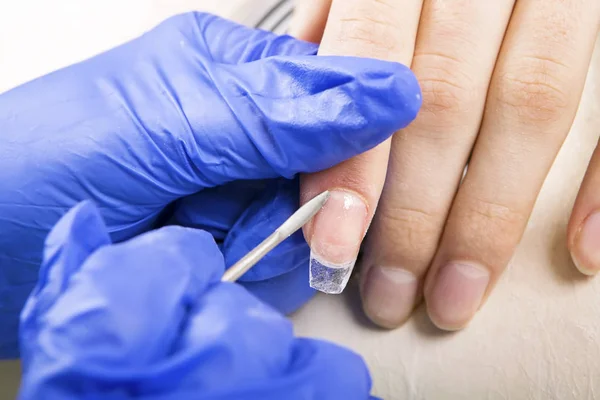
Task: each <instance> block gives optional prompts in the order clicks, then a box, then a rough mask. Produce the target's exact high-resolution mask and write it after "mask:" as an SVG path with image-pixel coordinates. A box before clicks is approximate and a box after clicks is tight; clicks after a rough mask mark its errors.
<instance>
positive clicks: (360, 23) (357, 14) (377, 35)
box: [337, 0, 401, 59]
mask: <svg viewBox="0 0 600 400" xmlns="http://www.w3.org/2000/svg"><path fill="white" fill-rule="evenodd" d="M395 15H397V10H395V9H394V6H392V4H391V3H390V2H389V1H385V0H378V1H373V2H372V4H370V6H369V7H368V8H367V7H364V8H360V9H357V10H354V11H353V12H352V15H350V16H343V17H340V18H339V19H338V20H337V23H338V24H339V26H340V27H341V31H342V33H343V34H342V35H340V36H339V37H338V38H337V41H338V42H341V43H343V44H347V46H346V47H349V48H352V49H354V52H358V54H357V55H362V56H365V55H369V56H373V57H379V58H384V59H387V58H389V57H390V55H391V54H393V53H394V52H396V51H397V50H398V48H399V44H400V43H399V40H396V39H395V38H399V37H400V36H401V35H400V27H398V24H397V21H396V19H395V18H394V17H395Z"/></svg>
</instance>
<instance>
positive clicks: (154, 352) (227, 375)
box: [19, 202, 371, 400]
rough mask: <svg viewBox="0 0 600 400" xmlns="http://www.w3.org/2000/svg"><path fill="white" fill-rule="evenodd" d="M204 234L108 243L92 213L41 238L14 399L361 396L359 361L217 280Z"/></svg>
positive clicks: (86, 208) (81, 211)
mask: <svg viewBox="0 0 600 400" xmlns="http://www.w3.org/2000/svg"><path fill="white" fill-rule="evenodd" d="M224 270H225V264H224V260H223V256H222V255H221V253H220V251H219V248H218V247H217V246H216V244H215V241H214V239H213V238H212V236H211V235H210V234H208V233H206V232H204V231H200V230H195V229H191V228H183V227H177V226H171V227H165V228H162V229H159V230H155V231H152V232H150V233H146V234H143V235H140V236H138V237H136V238H134V239H131V240H130V241H127V242H124V243H121V244H117V245H111V244H110V238H109V235H108V231H107V229H106V227H105V226H104V224H103V221H102V219H101V216H100V214H99V212H98V210H97V208H96V207H95V206H93V205H92V203H90V202H83V203H81V204H79V205H77V206H76V207H75V208H73V209H72V210H71V211H69V212H68V213H67V214H66V215H65V217H64V218H62V219H61V220H60V221H59V222H58V224H57V225H56V227H55V228H54V229H53V230H52V232H51V233H50V235H49V236H48V239H47V241H46V247H45V251H44V262H43V264H42V268H41V271H40V280H39V283H38V285H37V287H36V288H35V289H34V291H33V293H32V294H31V297H30V298H29V300H28V301H27V304H26V306H25V308H24V310H23V313H22V317H21V332H20V336H21V346H22V354H23V380H22V384H21V391H20V396H19V398H20V399H23V400H30V399H31V400H38V399H50V400H51V399H61V400H67V399H77V400H83V399H133V398H144V399H173V400H175V399H176V400H186V399H235V400H243V399H261V400H267V399H277V400H281V399H289V400H293V399H302V400H309V399H315V400H327V399H344V400H352V399H368V398H369V391H370V388H371V380H370V377H369V373H368V370H367V368H366V366H365V364H364V362H363V360H362V359H361V358H360V356H358V355H356V354H354V353H352V352H350V351H348V350H345V349H343V348H340V347H337V346H335V345H333V344H330V343H326V342H323V341H318V340H310V339H301V338H295V337H294V335H293V331H292V326H291V324H290V322H289V321H288V320H286V319H285V318H284V317H283V316H282V315H281V314H279V313H277V312H276V311H274V310H273V309H272V308H270V307H269V306H267V305H266V304H264V303H262V302H261V301H259V300H257V299H256V298H255V297H253V296H252V295H251V294H249V293H248V292H247V291H246V290H245V289H244V288H242V287H241V286H239V285H237V284H233V283H221V282H220V278H221V276H222V274H223V272H224Z"/></svg>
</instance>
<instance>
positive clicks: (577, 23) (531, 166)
mask: <svg viewBox="0 0 600 400" xmlns="http://www.w3.org/2000/svg"><path fill="white" fill-rule="evenodd" d="M599 17H600V3H598V2H597V1H595V0H577V1H562V0H551V1H539V0H522V1H518V2H517V3H516V6H515V10H514V11H513V17H512V19H511V22H510V25H509V28H508V32H507V34H506V37H505V39H504V43H503V45H502V50H501V53H500V55H499V59H498V62H497V64H496V68H495V71H494V74H493V77H492V81H491V85H490V90H489V93H488V99H487V104H486V111H485V113H484V118H483V122H482V127H481V132H480V134H479V137H478V140H477V144H476V146H475V148H474V151H473V156H472V158H471V161H470V163H469V169H468V171H467V174H466V176H465V179H464V181H463V183H462V185H461V188H460V189H459V192H458V194H457V196H456V198H455V201H454V205H453V207H452V210H451V212H450V215H449V218H448V221H447V224H446V227H445V230H444V234H443V237H442V241H441V244H440V248H439V250H438V252H437V254H436V256H435V259H434V261H433V265H432V268H431V271H430V272H429V273H428V276H427V281H426V286H425V297H426V301H427V308H428V311H429V314H430V316H431V318H432V320H433V321H434V322H435V323H436V324H437V325H438V326H440V327H442V328H445V329H457V328H460V327H462V326H464V325H465V324H466V323H467V322H468V321H469V319H470V318H471V317H472V316H473V315H474V313H475V312H476V311H477V310H478V308H479V307H480V306H481V304H482V302H483V301H484V299H485V298H486V296H487V295H488V294H489V292H490V289H491V288H492V287H493V286H494V284H495V282H496V281H497V279H498V277H499V275H500V273H501V272H502V270H503V269H504V268H505V266H506V265H507V263H508V261H509V259H510V257H511V256H512V253H513V251H514V249H515V247H516V245H517V243H518V242H519V240H520V237H521V235H522V233H523V230H524V228H525V224H526V222H527V219H528V218H529V215H530V212H531V209H532V207H533V204H534V202H535V199H536V197H537V195H538V193H539V190H540V187H541V185H542V183H543V181H544V178H545V176H546V174H547V172H548V170H549V168H550V166H551V164H552V162H553V160H554V158H555V156H556V153H557V152H558V150H559V148H560V146H561V145H562V142H563V140H564V138H565V136H566V134H567V132H568V131H569V128H570V126H571V123H572V121H573V118H574V115H575V112H576V110H577V105H578V102H579V98H580V95H581V90H582V87H583V83H584V80H585V75H586V71H587V68H588V65H589V59H590V56H591V52H592V47H593V43H594V41H595V37H596V34H597V32H598V21H599Z"/></svg>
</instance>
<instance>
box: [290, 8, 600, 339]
mask: <svg viewBox="0 0 600 400" xmlns="http://www.w3.org/2000/svg"><path fill="white" fill-rule="evenodd" d="M297 7H298V11H297V13H296V18H295V21H294V24H293V26H292V29H291V33H292V34H295V35H296V36H299V37H300V38H304V39H307V40H312V41H321V49H320V53H321V54H344V55H357V56H366V57H376V58H383V59H388V60H394V61H398V62H401V63H404V64H407V65H411V67H412V69H413V71H414V72H415V74H416V75H417V78H418V79H419V80H420V83H421V89H422V98H423V107H422V110H421V112H420V114H419V116H418V117H417V119H416V121H415V122H414V123H413V124H412V125H410V126H409V127H408V128H407V129H405V130H403V131H400V132H398V133H396V135H395V136H394V137H393V139H392V140H391V141H390V142H387V143H384V144H382V145H380V146H379V147H378V148H375V149H373V150H371V151H370V152H368V153H365V154H363V155H361V156H360V157H357V158H354V159H352V160H349V161H347V162H346V163H343V164H341V165H338V166H336V167H334V168H332V169H330V170H328V171H324V172H321V173H318V174H315V175H310V176H305V177H304V178H303V180H302V199H303V200H304V201H306V200H308V199H310V198H311V197H313V196H314V195H316V194H318V193H319V192H321V191H323V190H326V189H329V190H339V191H340V192H342V193H344V194H345V195H348V194H349V195H354V196H355V198H356V199H360V200H361V201H362V202H363V203H359V204H364V205H362V206H361V207H362V208H360V207H357V208H356V209H355V210H354V212H353V213H352V215H353V218H352V220H350V221H348V220H346V221H345V222H344V226H343V228H344V229H339V226H336V225H335V224H333V223H330V224H319V221H322V220H326V221H336V218H335V216H336V213H338V214H339V211H336V203H335V202H334V203H332V204H331V205H330V207H328V208H327V209H324V210H323V211H322V212H321V214H320V215H319V216H317V218H316V220H315V222H314V223H313V224H310V225H308V226H307V227H306V229H305V236H306V238H307V241H308V242H309V243H310V245H311V248H312V249H313V251H315V252H316V253H318V254H319V257H321V258H328V257H330V258H331V259H330V260H329V261H331V262H333V263H342V262H347V261H348V260H347V259H344V258H354V257H356V255H357V254H358V250H359V246H360V242H361V240H362V238H363V237H364V234H365V231H366V229H367V227H368V235H367V237H366V241H365V246H364V257H363V263H362V267H361V274H360V275H361V284H360V291H361V297H362V301H363V308H364V311H365V313H366V314H367V316H368V317H369V318H370V319H371V320H372V321H373V322H375V323H376V324H378V325H380V326H383V327H387V328H393V327H396V326H399V325H401V324H402V323H404V322H405V321H406V320H407V319H408V317H409V316H410V315H411V313H412V311H413V309H414V308H415V307H416V306H417V305H418V304H419V303H421V302H422V300H425V303H426V305H427V311H428V314H429V317H430V318H431V320H432V321H433V322H434V323H435V324H436V325H437V326H438V327H439V328H442V329H445V330H456V329H460V328H463V327H464V326H465V325H467V324H468V322H469V321H470V320H471V319H472V318H473V316H474V315H475V313H476V312H477V311H478V310H479V309H480V307H481V306H482V305H483V303H484V302H485V300H486V299H487V297H488V295H489V294H490V292H491V291H492V289H493V288H494V286H495V284H496V282H497V280H498V278H499V277H500V275H501V274H502V272H503V270H504V269H505V268H506V266H507V264H508V262H509V261H510V259H511V257H512V255H513V252H514V250H515V248H516V246H517V244H518V243H519V241H520V239H521V236H522V234H523V231H524V229H525V226H526V224H527V221H528V219H529V216H530V214H531V211H532V208H533V205H534V203H535V201H536V198H537V196H538V194H539V191H540V188H541V186H542V183H543V182H544V179H545V178H546V175H547V173H548V171H549V169H550V167H551V166H552V163H553V162H554V159H555V157H556V154H557V153H558V150H559V149H560V147H561V146H562V144H563V141H564V140H565V138H566V136H567V133H568V132H569V129H570V127H571V124H572V122H573V119H574V117H575V114H576V111H577V107H578V104H579V101H580V97H581V92H582V88H583V84H584V81H585V78H586V74H587V70H588V66H589V62H590V57H591V54H592V51H593V47H594V43H595V41H596V38H597V35H598V33H599V31H600V2H598V1H597V0H501V1H485V2H483V1H476V0H333V1H332V0H311V1H308V0H304V1H301V2H298V6H297ZM325 22H326V23H325ZM321 39H322V40H321ZM467 163H468V170H467V172H466V174H465V176H464V180H463V181H462V183H461V178H462V177H463V173H464V169H465V166H466V165H467ZM338 206H339V204H338ZM339 209H340V207H338V210H339ZM598 211H600V150H596V152H595V154H594V156H593V158H592V161H591V162H590V164H589V167H588V171H587V174H586V176H585V178H584V181H583V183H582V185H581V189H580V191H579V196H578V197H577V200H576V202H575V206H574V208H573V211H572V215H571V219H570V222H569V226H568V232H567V245H568V247H569V250H570V252H571V256H572V258H573V260H574V262H575V265H576V266H577V268H578V269H579V270H580V271H581V272H582V273H584V274H587V275H593V274H595V273H596V272H597V271H599V270H600V246H598V245H596V244H597V243H600V214H598V215H599V216H596V214H595V213H596V212H598ZM328 227H329V228H328ZM336 227H337V228H338V232H339V231H342V232H343V234H342V233H336V232H335V230H336Z"/></svg>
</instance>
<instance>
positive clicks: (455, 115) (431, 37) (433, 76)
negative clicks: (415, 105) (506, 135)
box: [361, 0, 514, 327]
mask: <svg viewBox="0 0 600 400" xmlns="http://www.w3.org/2000/svg"><path fill="white" fill-rule="evenodd" d="M513 3H514V0H500V1H486V2H483V1H475V0H426V1H425V2H424V5H423V11H422V14H421V22H420V26H419V32H418V36H417V42H416V48H415V55H414V58H413V63H412V68H413V70H414V72H415V74H416V76H417V78H418V79H419V82H420V84H421V89H422V92H423V107H422V109H421V112H420V114H419V116H418V117H417V119H416V121H415V122H414V123H413V124H412V125H410V126H409V127H408V128H406V129H405V130H403V131H402V132H399V133H397V134H396V135H395V136H394V139H393V143H392V152H391V156H390V163H389V168H388V175H387V179H386V183H385V188H384V192H383V196H382V198H381V201H380V205H379V208H378V212H377V214H376V216H375V220H374V223H373V226H372V228H371V230H370V232H369V238H368V243H367V248H366V251H365V258H364V262H363V268H364V269H363V271H362V284H361V289H362V290H361V292H362V297H363V305H364V308H365V312H366V313H367V315H368V316H369V317H370V318H371V319H372V320H373V321H374V322H376V323H378V324H379V325H382V326H386V327H393V326H397V325H399V324H401V323H402V322H403V321H404V320H405V319H406V318H407V317H408V316H409V315H410V313H411V311H412V309H413V307H414V306H415V304H416V303H417V302H418V301H419V299H420V287H421V285H422V280H423V277H424V276H425V273H426V271H427V268H428V267H429V265H430V263H431V260H432V258H433V256H434V254H435V251H436V248H437V245H438V241H439V238H440V236H441V233H442V230H443V227H444V223H445V221H446V216H447V214H448V210H449V209H450V205H451V203H452V199H453V198H454V195H455V193H456V190H457V187H458V184H459V181H460V178H461V176H462V172H463V170H464V167H465V164H466V162H467V158H468V156H469V154H470V151H471V148H472V146H473V143H474V141H475V138H476V136H477V132H478V130H479V126H480V122H481V117H482V113H483V108H484V104H485V97H486V92H487V87H488V84H489V81H490V78H491V75H492V71H493V68H494V63H495V61H496V56H497V54H498V51H499V49H500V45H501V43H502V38H503V36H504V32H505V29H506V26H507V24H508V20H509V18H510V14H511V11H512V8H513Z"/></svg>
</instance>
